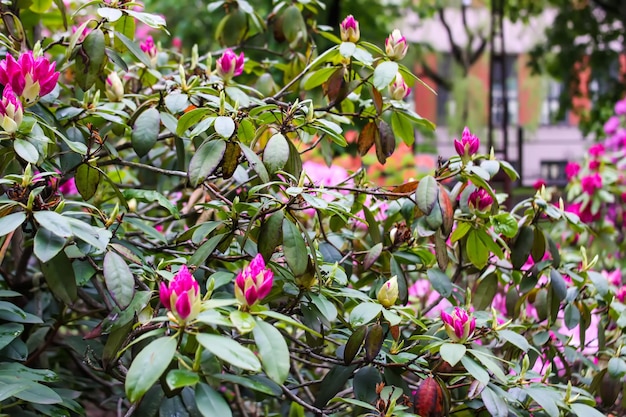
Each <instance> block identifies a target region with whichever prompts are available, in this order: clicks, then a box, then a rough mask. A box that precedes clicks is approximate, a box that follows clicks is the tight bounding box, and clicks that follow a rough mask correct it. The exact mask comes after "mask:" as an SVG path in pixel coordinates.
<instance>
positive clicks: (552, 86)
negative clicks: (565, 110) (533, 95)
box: [539, 79, 567, 126]
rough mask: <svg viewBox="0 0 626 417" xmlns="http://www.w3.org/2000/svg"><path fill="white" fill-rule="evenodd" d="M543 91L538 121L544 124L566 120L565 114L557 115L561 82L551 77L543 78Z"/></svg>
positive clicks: (561, 90) (561, 89) (561, 87)
mask: <svg viewBox="0 0 626 417" xmlns="http://www.w3.org/2000/svg"><path fill="white" fill-rule="evenodd" d="M543 91H545V97H544V98H543V101H542V103H541V116H540V119H539V123H540V124H542V125H544V126H547V125H553V124H561V123H565V122H566V121H567V115H566V114H563V115H561V117H559V109H560V107H561V104H560V98H561V94H562V93H563V84H562V83H560V82H559V81H556V80H553V79H547V80H544V82H543Z"/></svg>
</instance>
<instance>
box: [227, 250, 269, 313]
mask: <svg viewBox="0 0 626 417" xmlns="http://www.w3.org/2000/svg"><path fill="white" fill-rule="evenodd" d="M273 281H274V273H273V272H272V270H271V269H269V268H266V267H265V261H264V260H263V257H262V256H261V254H258V255H257V256H255V257H254V259H252V262H250V265H248V266H247V267H245V268H244V269H242V270H241V272H239V275H237V278H235V297H236V298H237V300H238V301H239V302H240V303H241V305H242V306H243V307H244V308H248V307H251V306H253V305H254V304H256V303H257V302H258V301H261V300H262V299H263V298H265V297H267V295H268V294H269V293H270V291H271V290H272V283H273Z"/></svg>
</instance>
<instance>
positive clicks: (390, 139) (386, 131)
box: [374, 120, 396, 164]
mask: <svg viewBox="0 0 626 417" xmlns="http://www.w3.org/2000/svg"><path fill="white" fill-rule="evenodd" d="M378 132H379V135H378V136H376V137H375V138H374V139H375V142H376V157H378V162H380V163H381V164H384V163H385V162H386V161H387V158H389V157H390V156H391V155H392V154H393V151H394V150H395V149H396V137H395V136H394V134H393V131H392V130H391V127H389V125H388V124H387V122H385V121H383V120H380V121H379V122H378Z"/></svg>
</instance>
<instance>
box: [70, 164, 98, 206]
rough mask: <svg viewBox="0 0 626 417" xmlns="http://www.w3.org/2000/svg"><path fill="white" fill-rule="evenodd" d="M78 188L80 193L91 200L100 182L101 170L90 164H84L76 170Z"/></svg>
mask: <svg viewBox="0 0 626 417" xmlns="http://www.w3.org/2000/svg"><path fill="white" fill-rule="evenodd" d="M75 181H76V188H77V189H78V192H79V193H80V195H81V196H82V197H83V198H84V199H85V200H89V199H90V198H91V197H93V195H94V194H95V193H96V190H97V189H98V183H100V171H98V170H97V169H96V168H94V167H92V166H91V165H89V164H82V165H80V166H79V167H78V169H77V170H76V177H75Z"/></svg>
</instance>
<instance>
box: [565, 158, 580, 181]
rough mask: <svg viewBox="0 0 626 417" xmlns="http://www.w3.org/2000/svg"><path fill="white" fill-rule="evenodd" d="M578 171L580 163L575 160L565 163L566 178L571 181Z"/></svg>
mask: <svg viewBox="0 0 626 417" xmlns="http://www.w3.org/2000/svg"><path fill="white" fill-rule="evenodd" d="M579 172H580V165H578V164H577V163H576V162H568V163H567V165H565V175H566V176H567V180H568V181H571V180H572V178H574V177H575V176H576V175H578V173H579Z"/></svg>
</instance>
